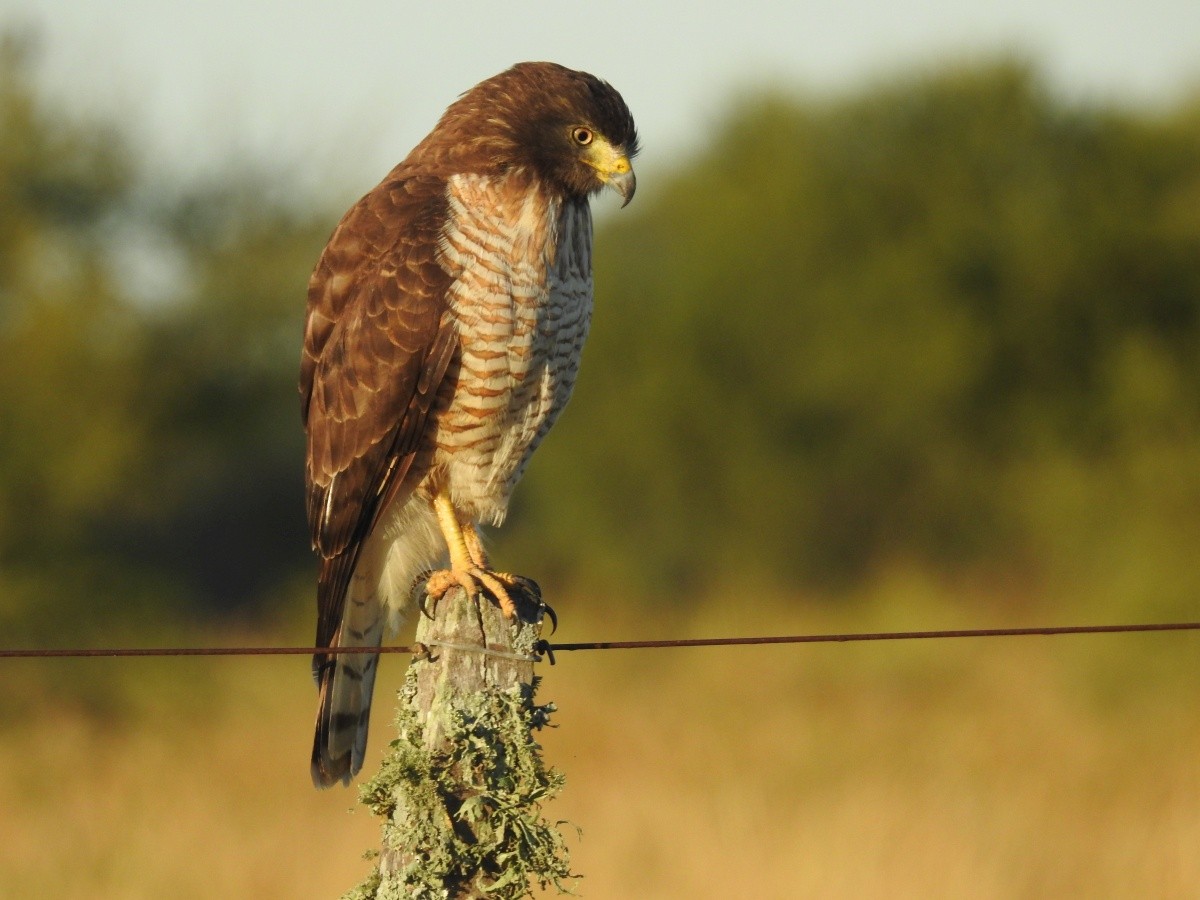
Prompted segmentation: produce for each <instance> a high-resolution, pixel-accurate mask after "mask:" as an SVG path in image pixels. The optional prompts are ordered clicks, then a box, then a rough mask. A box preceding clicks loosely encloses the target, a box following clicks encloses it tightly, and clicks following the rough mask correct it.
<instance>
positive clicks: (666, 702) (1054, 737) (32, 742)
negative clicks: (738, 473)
mask: <svg viewBox="0 0 1200 900" xmlns="http://www.w3.org/2000/svg"><path fill="white" fill-rule="evenodd" d="M558 605H559V608H560V611H561V612H564V613H566V614H567V615H566V616H565V617H564V633H562V634H560V635H559V637H560V639H562V640H564V641H567V640H585V639H589V638H614V639H615V638H629V637H647V636H650V635H657V636H664V637H666V636H677V635H679V634H680V633H682V632H687V633H688V634H692V635H698V634H730V633H743V634H746V633H758V632H762V631H769V632H775V633H783V632H787V631H792V630H846V629H859V628H864V629H866V628H875V627H892V626H895V625H896V624H897V623H896V621H895V618H896V616H897V615H899V614H898V613H897V612H895V610H896V607H895V606H894V605H892V606H887V607H884V608H883V611H882V612H880V611H878V610H877V609H876V608H874V607H872V608H865V607H859V608H858V609H856V610H851V611H849V612H846V613H843V614H841V615H833V614H823V615H822V614H817V613H814V612H813V610H812V607H811V606H808V607H801V608H797V609H795V610H793V611H787V610H786V609H785V608H783V607H778V606H772V607H771V608H760V609H758V610H757V611H755V610H751V609H749V608H747V607H746V606H742V607H740V608H735V607H732V606H726V607H724V608H722V609H715V608H714V609H708V610H705V611H704V612H703V613H702V614H701V615H699V616H698V617H696V618H694V619H689V620H688V622H687V623H686V624H685V623H684V622H682V621H679V620H676V621H672V620H671V619H670V618H669V617H662V618H658V619H655V620H621V621H614V620H611V619H610V620H608V621H607V622H606V623H602V621H601V618H600V616H599V615H596V614H589V613H588V612H587V610H585V609H580V608H578V607H576V608H575V609H572V606H571V604H568V603H565V602H564V603H560V604H558ZM806 610H807V611H806ZM913 610H914V613H913V616H912V617H910V618H907V619H904V620H903V624H904V626H905V627H908V626H911V627H927V626H928V627H937V626H940V625H959V624H962V621H961V616H962V613H961V612H959V613H958V614H957V616H958V618H955V621H953V622H949V621H948V618H950V614H949V612H947V611H946V610H942V611H941V612H942V613H945V615H941V616H940V618H939V615H940V613H939V611H938V610H937V609H936V608H934V609H932V611H931V609H930V608H928V607H926V608H924V609H923V611H922V607H920V606H919V605H918V606H914V607H913ZM923 617H925V618H924V619H923ZM576 622H578V625H576ZM981 624H991V623H990V622H989V623H981ZM567 629H569V631H568V630H567ZM244 640H245V639H244ZM2 665H3V666H4V667H5V672H4V683H5V685H6V690H9V691H14V690H15V691H19V692H24V693H25V694H27V695H28V694H34V695H36V694H37V693H38V692H39V688H38V685H39V684H40V683H41V682H42V681H43V679H42V677H41V676H40V675H39V672H40V671H43V670H44V667H47V666H54V665H56V664H55V663H31V662H21V663H15V662H9V663H3V664H2ZM39 667H41V668H39ZM402 669H403V662H402V660H400V659H398V658H389V659H387V660H386V661H385V663H384V670H385V676H384V679H383V683H382V684H381V686H380V687H381V689H380V692H379V693H378V694H377V707H376V709H377V713H376V720H375V730H374V735H373V741H372V744H373V746H372V753H371V759H372V761H375V760H377V759H378V754H379V752H380V748H381V747H382V745H383V743H384V742H385V741H386V740H387V739H389V738H390V727H389V726H390V721H389V719H390V716H389V711H390V707H391V703H390V698H391V691H392V690H393V689H394V687H395V685H396V684H398V682H399V679H400V677H401V674H402ZM118 670H119V675H116V676H112V677H110V676H111V673H113V672H114V671H118ZM57 671H58V675H56V676H55V677H56V679H57V680H59V681H61V680H62V679H63V677H64V676H63V675H62V670H61V669H58V670H57ZM70 674H71V675H73V676H74V677H75V678H77V679H79V680H80V681H86V682H88V683H89V684H90V685H91V686H90V688H89V689H88V690H84V691H81V692H76V693H73V694H67V695H60V694H59V693H56V692H50V693H47V694H46V695H44V696H42V697H39V698H38V699H37V701H36V702H32V701H31V702H27V703H21V704H16V705H12V704H9V705H5V706H0V810H2V814H0V896H5V897H9V896H11V897H39V898H40V897H55V898H73V897H80V898H82V897H87V898H94V897H106V898H108V897H112V898H143V897H144V898H151V897H154V898H159V897H172V898H193V897H194V898H209V897H238V898H242V897H246V898H251V897H265V898H273V897H280V898H284V897H287V898H309V897H312V898H327V897H335V896H338V895H339V894H340V893H341V892H342V891H344V890H346V889H347V888H349V887H351V886H352V885H353V884H355V883H356V882H357V881H358V880H359V878H360V877H361V876H362V875H363V874H364V873H365V872H366V870H367V868H368V864H367V863H365V862H363V861H362V860H361V854H362V851H364V850H365V849H367V848H369V847H372V846H373V845H374V844H375V843H376V841H377V834H378V830H377V826H376V823H375V822H374V820H372V819H371V817H370V816H369V815H368V814H367V813H366V812H365V811H361V810H360V811H358V812H355V813H354V814H353V815H349V814H347V809H348V808H350V807H351V806H352V805H354V802H355V797H356V794H355V793H354V792H351V791H345V790H340V789H339V790H336V791H331V792H322V793H318V792H316V791H314V790H313V789H312V787H311V786H310V784H309V781H308V773H307V754H308V747H309V740H310V724H311V716H312V713H313V709H312V707H313V703H314V699H315V698H314V692H313V689H312V685H311V682H310V680H309V678H308V675H307V661H306V660H303V659H299V658H291V659H288V658H271V659H255V660H246V659H226V660H178V661H170V662H165V661H164V662H154V661H148V660H133V661H126V662H116V661H101V660H95V661H87V662H82V663H74V664H71V669H70ZM541 674H542V675H544V676H545V681H544V683H543V687H542V699H544V700H553V701H555V702H556V703H557V705H558V706H559V709H560V712H559V713H558V714H557V717H556V721H557V723H558V726H559V727H557V728H555V729H552V730H550V731H547V732H545V733H544V734H543V737H542V742H543V744H544V746H545V748H546V755H547V759H548V760H549V761H550V762H551V763H552V764H554V765H556V766H557V767H558V768H560V769H562V770H563V771H564V772H565V773H566V775H567V788H566V791H565V793H564V795H563V796H562V798H561V799H560V800H559V801H557V802H556V803H555V804H554V806H553V807H552V808H551V809H550V810H549V812H550V814H551V816H552V817H561V818H565V819H569V820H570V821H572V822H573V823H575V824H577V825H578V826H580V827H581V828H582V831H583V834H582V837H581V838H576V837H575V835H574V833H573V832H572V831H568V834H569V843H570V845H571V849H572V857H573V863H574V867H575V869H576V871H577V872H579V873H581V874H583V875H584V876H585V877H584V878H583V880H582V881H580V882H579V883H578V892H579V893H580V894H581V895H582V896H584V897H590V898H624V897H629V898H635V897H636V898H643V897H651V898H654V897H667V898H671V897H701V898H704V897H721V898H728V897H755V898H764V897H766V898H770V897H797V896H799V897H810V896H811V897H847V898H849V897H854V898H864V897H865V898H871V897H889V898H892V897H971V898H976V897H978V898H991V897H995V898H1011V897H1059V896H1088V897H1124V896H1153V897H1195V896H1200V853H1198V852H1197V847H1200V715H1198V714H1197V708H1200V702H1198V698H1197V689H1196V685H1198V684H1200V677H1198V676H1200V640H1198V639H1197V638H1195V637H1189V636H1187V635H1155V636H1146V637H1134V638H1128V637H1117V636H1112V637H1086V638H1053V639H1046V638H1042V639H1028V638H1023V639H1007V640H992V641H978V640H976V641H940V642H936V643H935V642H923V643H920V644H904V645H900V644H891V645H883V644H860V645H821V646H809V647H770V648H735V649H695V650H670V651H663V650H655V651H614V652H608V653H576V654H562V655H561V656H560V657H559V661H558V665H557V666H556V667H554V668H550V667H548V666H543V667H541ZM108 690H111V691H112V692H113V694H114V695H115V696H118V697H120V698H121V702H120V703H116V702H112V701H111V700H110V701H109V702H107V703H106V702H105V699H104V698H105V694H106V691H108ZM64 696H66V697H71V698H73V699H63V697H64ZM78 696H83V697H84V698H85V700H84V701H82V702H81V701H80V700H79V699H77V698H78ZM10 697H11V694H10Z"/></svg>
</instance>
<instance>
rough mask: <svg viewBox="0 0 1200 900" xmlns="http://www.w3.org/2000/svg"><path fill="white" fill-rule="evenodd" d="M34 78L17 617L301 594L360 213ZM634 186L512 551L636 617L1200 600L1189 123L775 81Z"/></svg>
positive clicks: (6, 219)
mask: <svg viewBox="0 0 1200 900" xmlns="http://www.w3.org/2000/svg"><path fill="white" fill-rule="evenodd" d="M26 57H27V54H24V53H23V52H22V50H21V47H20V46H19V43H18V42H15V41H13V40H11V39H9V40H8V41H7V42H5V43H3V45H2V47H0V199H2V202H0V626H2V627H4V628H5V629H6V633H7V634H9V635H10V636H11V635H19V634H27V635H33V634H34V633H37V634H40V635H42V636H47V635H61V634H62V633H64V632H69V631H71V630H76V629H86V630H87V631H89V632H90V633H94V634H97V635H99V637H98V638H97V639H98V640H103V639H104V638H105V629H108V631H109V632H111V628H110V626H113V625H114V624H115V623H116V622H117V621H118V620H120V619H122V618H124V619H128V620H130V621H134V620H135V619H141V620H142V621H165V620H168V619H169V618H171V616H173V615H178V614H180V613H182V612H185V611H200V612H203V611H206V610H207V611H214V610H222V611H226V612H228V611H229V610H245V611H247V612H250V613H253V612H254V611H256V610H261V609H263V608H264V606H269V605H270V604H271V602H272V601H273V600H274V599H275V598H276V597H280V596H281V592H282V591H283V590H284V588H285V586H287V585H288V584H290V583H296V584H304V585H305V586H306V587H305V590H307V587H308V585H309V583H310V579H311V576H312V572H313V566H312V562H311V559H310V556H309V552H308V538H307V529H306V527H305V524H304V521H303V509H302V498H301V494H302V485H301V483H302V473H301V466H302V440H301V432H300V426H299V421H298V414H297V410H298V398H297V397H296V393H295V378H296V366H297V361H298V346H299V334H300V321H301V316H302V310H303V305H304V287H305V281H306V278H307V276H308V273H309V271H310V270H311V267H312V265H313V263H314V261H315V260H316V258H317V255H318V253H319V252H320V248H321V246H322V243H323V241H324V239H325V238H326V236H327V235H328V233H329V231H330V230H331V228H332V226H333V224H334V222H335V221H336V219H337V211H330V210H325V209H321V208H319V205H318V204H317V203H315V202H313V201H311V200H305V199H304V198H301V199H299V200H297V199H295V198H293V197H291V196H289V195H288V194H287V193H286V191H285V184H284V181H283V179H282V178H281V177H280V176H279V174H278V173H276V174H274V175H267V174H265V173H263V172H261V171H255V170H254V169H253V168H250V167H244V166H243V167H240V168H238V169H234V168H232V167H231V169H230V171H229V173H227V175H226V176H225V177H224V178H222V179H221V180H220V182H219V183H210V184H193V185H187V186H184V187H183V188H177V187H174V186H172V187H171V188H169V189H165V188H164V187H163V186H161V185H150V184H148V183H146V181H145V179H144V177H143V175H142V173H141V167H140V166H139V164H138V161H137V158H136V156H135V155H134V154H133V153H131V152H130V150H129V148H128V147H127V145H126V143H125V141H124V140H123V139H122V137H121V135H120V133H119V132H118V131H117V130H116V129H114V128H113V127H111V126H109V125H104V124H97V123H94V122H72V121H69V120H67V119H66V118H65V117H64V116H62V114H61V113H60V112H59V111H57V110H54V109H52V108H50V107H48V106H47V105H46V104H45V103H44V102H43V101H41V100H40V99H39V98H38V97H37V95H36V92H35V91H34V90H33V89H32V88H31V86H30V84H29V83H28V78H27V73H28V67H29V62H28V60H27V58H26ZM643 182H644V184H645V186H646V188H647V190H646V191H645V192H644V195H639V197H638V202H637V203H635V204H634V205H633V206H632V207H631V208H630V209H629V210H627V211H625V212H623V213H622V214H621V215H620V216H618V217H615V218H614V219H613V220H612V221H611V224H606V225H604V227H602V228H601V229H600V231H599V233H598V236H597V244H598V247H597V254H596V258H597V266H598V270H597V292H598V297H597V311H596V317H595V324H594V328H593V335H592V339H591V340H590V342H589V344H588V347H587V349H586V351H585V362H584V371H583V374H582V377H581V379H580V382H579V386H578V389H577V395H576V398H575V400H574V401H573V402H572V405H571V408H570V410H569V411H568V412H567V414H566V415H565V416H564V417H563V420H562V422H561V423H560V424H559V426H558V427H557V428H556V430H555V432H554V434H553V435H552V436H551V438H550V439H549V440H548V441H547V443H546V445H545V447H544V448H543V449H542V450H541V451H540V452H539V454H538V457H537V459H536V461H535V463H534V464H533V466H532V467H531V470H530V473H529V475H528V476H527V478H526V480H525V482H524V483H523V484H522V486H521V489H520V490H519V491H518V492H517V494H516V498H515V506H514V511H513V517H512V521H511V523H510V525H509V527H507V528H505V529H504V530H503V531H502V532H500V533H499V536H498V538H497V540H498V542H502V543H503V545H504V546H503V547H501V548H499V552H498V558H500V559H503V560H504V562H505V565H506V566H509V565H511V566H512V567H513V568H514V569H515V570H517V571H525V572H528V573H529V574H532V575H534V576H535V577H538V578H541V579H543V580H544V581H546V582H547V586H548V587H550V588H551V589H556V588H557V589H561V588H563V587H565V586H567V585H572V586H574V587H577V588H580V589H587V588H593V589H598V590H609V591H619V590H621V589H625V590H627V591H630V590H631V589H630V587H629V586H630V585H638V586H639V587H638V588H635V589H632V590H631V593H629V594H627V596H628V597H629V598H630V599H631V600H634V599H638V600H640V599H644V598H645V597H646V596H648V595H649V594H652V593H656V594H657V593H663V592H666V593H668V594H670V595H678V596H683V595H684V594H686V593H687V592H689V591H694V590H698V589H721V588H724V587H728V586H729V585H730V583H732V582H734V581H737V582H739V583H744V582H745V581H746V580H747V579H750V580H751V581H756V582H759V583H760V584H762V585H764V586H769V587H776V588H778V587H785V588H786V587H790V586H795V585H797V584H808V585H845V584H847V583H850V582H853V581H855V580H857V579H862V578H865V577H870V576H871V575H872V573H873V572H875V571H877V570H878V569H879V568H881V567H886V566H888V565H891V564H893V563H895V562H898V561H899V562H902V563H905V564H909V565H918V566H922V567H925V568H926V569H930V570H934V571H937V572H946V573H958V572H970V571H972V570H974V569H978V568H982V569H985V570H988V571H998V570H1001V571H1002V570H1008V571H1016V572H1019V573H1021V574H1027V575H1034V576H1038V577H1041V578H1043V579H1049V580H1051V581H1052V580H1054V579H1060V580H1061V582H1062V583H1078V584H1079V585H1083V586H1084V587H1082V588H1080V589H1081V590H1089V589H1092V588H1097V589H1099V588H1103V589H1105V590H1109V591H1110V592H1111V593H1112V594H1113V595H1114V596H1116V595H1117V594H1118V593H1119V594H1120V595H1121V596H1122V597H1124V598H1125V599H1126V601H1127V602H1128V603H1131V604H1135V605H1138V606H1139V607H1140V608H1141V609H1143V610H1145V609H1151V608H1153V609H1156V610H1172V609H1180V608H1183V606H1184V605H1185V604H1186V603H1188V602H1190V599H1191V598H1192V597H1193V596H1194V595H1195V594H1196V593H1198V592H1200V572H1198V571H1197V570H1196V567H1195V566H1194V565H1193V563H1192V558H1193V557H1194V547H1195V543H1196V540H1197V538H1198V537H1200V107H1197V106H1195V105H1193V106H1183V107H1180V108H1179V109H1178V110H1176V111H1174V112H1171V113H1169V114H1162V115H1154V116H1151V115H1148V114H1142V113H1135V112H1131V111H1125V110H1115V109H1103V108H1090V107H1085V106H1079V105H1073V104H1069V103H1066V102H1064V101H1063V100H1062V99H1060V98H1057V97H1055V96H1053V95H1051V94H1050V93H1048V92H1047V91H1046V90H1045V89H1044V88H1043V87H1042V85H1041V84H1040V83H1039V81H1038V79H1037V78H1036V77H1035V76H1034V75H1033V74H1032V73H1031V72H1030V71H1029V70H1028V69H1027V68H1025V67H1023V66H1021V65H1014V64H999V65H992V66H979V67H975V68H970V69H964V70H961V71H949V72H944V73H941V74H939V75H936V76H933V77H927V78H919V79H912V80H908V81H905V80H902V79H901V80H894V81H892V82H891V83H889V84H888V85H886V86H882V87H876V88H872V89H870V90H866V91H864V92H862V93H861V94H860V95H859V96H856V97H851V98H848V99H847V98H844V99H838V100H825V101H821V102H817V101H812V100H801V99H796V98H794V97H789V96H785V95H782V94H779V93H773V94H772V93H767V94H757V95H747V96H746V97H745V98H743V101H742V102H741V103H739V104H737V106H736V108H734V109H733V110H732V111H731V114H730V116H729V118H728V120H727V121H726V122H725V123H724V125H723V126H722V127H721V128H720V129H719V131H718V132H717V133H716V135H715V137H714V140H713V141H712V143H711V144H710V145H708V146H706V147H703V148H699V151H698V155H697V156H696V157H695V159H694V160H693V161H692V162H691V163H689V164H688V165H686V166H683V167H681V168H680V169H679V170H677V171H674V172H671V173H653V172H646V173H643ZM287 593H288V594H289V595H290V596H294V595H295V593H296V592H293V591H290V590H289V591H287ZM149 607H153V614H152V615H149V616H145V615H141V612H142V611H144V610H146V609H148V608H149ZM135 614H137V615H135ZM101 626H103V628H102V627H101Z"/></svg>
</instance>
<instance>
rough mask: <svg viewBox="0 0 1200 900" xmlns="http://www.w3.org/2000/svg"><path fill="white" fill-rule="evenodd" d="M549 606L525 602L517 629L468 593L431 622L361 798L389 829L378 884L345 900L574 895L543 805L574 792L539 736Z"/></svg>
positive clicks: (423, 629) (447, 602)
mask: <svg viewBox="0 0 1200 900" xmlns="http://www.w3.org/2000/svg"><path fill="white" fill-rule="evenodd" d="M542 609H543V608H542V607H541V606H540V604H537V605H536V606H535V605H534V604H532V603H530V602H528V601H526V602H521V600H519V599H518V617H517V618H516V619H515V620H508V619H505V618H504V616H503V614H502V613H501V612H500V610H499V608H498V607H497V606H496V605H495V604H494V603H492V602H491V601H490V600H489V599H488V598H481V599H480V600H478V601H476V600H473V599H471V598H470V597H468V596H467V593H466V592H465V591H464V590H462V589H461V588H457V587H456V588H453V589H452V590H451V591H449V592H447V594H446V595H445V597H443V598H442V600H441V601H440V603H439V604H438V606H437V609H436V611H435V612H434V615H433V618H429V617H427V616H421V621H420V623H419V624H418V626H417V634H416V639H417V642H418V643H419V644H422V645H424V646H426V647H428V649H429V654H428V655H427V656H425V657H419V658H416V659H414V660H413V662H412V664H411V665H410V666H409V670H408V674H407V676H406V677H405V682H404V686H403V687H402V688H401V690H400V696H399V709H398V711H397V715H396V726H397V729H398V732H399V736H398V738H397V739H396V740H395V741H393V742H392V744H391V746H390V748H389V749H388V751H387V752H386V754H385V756H384V760H383V764H382V767H381V769H380V771H379V774H378V775H376V776H375V777H374V778H372V779H371V780H370V781H368V782H366V783H365V784H364V785H363V786H362V788H361V789H360V794H361V799H362V802H363V803H364V804H366V805H367V806H368V807H370V808H371V810H372V812H374V813H375V814H376V815H378V816H380V817H381V818H382V819H383V846H382V849H381V851H380V852H379V855H378V856H379V864H378V866H377V868H376V870H375V872H373V873H372V875H371V876H370V877H369V878H368V879H367V880H366V881H365V882H364V883H363V884H361V885H359V886H358V887H357V888H355V889H354V890H352V891H351V892H349V893H348V894H346V895H345V897H344V898H343V900H367V898H372V900H384V898H393V897H394V898H401V897H403V898H408V897H430V898H432V897H447V898H473V897H485V896H486V897H489V898H501V900H509V898H514V900H515V898H520V897H527V896H530V884H531V882H533V881H537V882H538V883H539V884H540V885H541V886H543V887H546V886H548V885H551V884H553V885H555V886H556V887H557V888H558V889H559V890H560V891H564V892H565V891H566V889H567V884H568V881H569V879H571V878H572V877H573V876H571V874H570V867H569V862H568V858H567V850H566V846H565V844H564V842H563V838H562V835H561V834H560V833H559V832H558V830H557V828H556V824H558V823H550V822H548V821H547V820H546V819H544V818H543V816H542V811H541V808H542V804H543V803H545V802H546V801H547V800H549V799H550V798H552V797H553V796H554V795H555V794H556V793H558V791H559V789H560V788H561V786H562V781H563V779H562V776H561V775H560V774H559V773H558V772H556V771H554V770H548V769H547V768H546V767H545V765H544V763H543V761H542V758H541V747H540V746H539V745H538V744H537V743H536V742H535V741H534V739H533V736H532V731H533V730H536V729H537V728H540V727H542V726H544V725H545V724H546V723H547V718H548V716H549V714H550V712H551V711H552V710H553V705H547V706H538V705H536V704H535V702H534V690H535V688H536V679H535V678H534V675H533V663H534V648H535V645H536V643H537V641H538V639H539V638H540V635H541V619H542Z"/></svg>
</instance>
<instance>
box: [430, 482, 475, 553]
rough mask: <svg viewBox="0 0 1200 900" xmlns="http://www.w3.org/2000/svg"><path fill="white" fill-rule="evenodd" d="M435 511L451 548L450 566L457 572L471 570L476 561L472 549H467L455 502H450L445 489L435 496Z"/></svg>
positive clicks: (443, 534)
mask: <svg viewBox="0 0 1200 900" xmlns="http://www.w3.org/2000/svg"><path fill="white" fill-rule="evenodd" d="M433 511H434V512H435V513H437V519H438V525H439V526H440V527H441V529H442V536H443V537H445V539H446V546H447V547H449V548H450V568H451V569H453V570H454V571H456V572H464V571H470V570H471V569H473V568H475V566H476V562H475V560H474V559H473V558H472V556H471V552H470V550H468V549H467V541H466V538H465V537H464V536H463V526H462V523H461V522H459V521H458V513H456V512H455V511H454V504H453V503H451V502H450V495H449V494H447V493H446V492H445V491H438V493H437V494H436V496H434V498H433ZM472 531H474V529H472Z"/></svg>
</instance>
